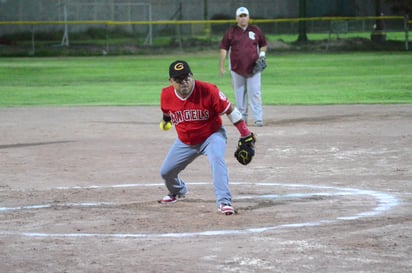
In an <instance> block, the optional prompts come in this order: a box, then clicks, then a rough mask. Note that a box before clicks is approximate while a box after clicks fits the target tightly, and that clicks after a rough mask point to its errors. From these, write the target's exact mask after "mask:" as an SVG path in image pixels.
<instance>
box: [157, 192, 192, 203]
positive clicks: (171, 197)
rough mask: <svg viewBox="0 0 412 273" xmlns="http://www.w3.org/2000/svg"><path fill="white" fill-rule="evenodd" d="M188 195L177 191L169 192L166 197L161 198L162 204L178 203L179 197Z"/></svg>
mask: <svg viewBox="0 0 412 273" xmlns="http://www.w3.org/2000/svg"><path fill="white" fill-rule="evenodd" d="M185 198H186V195H179V194H175V193H169V194H168V195H166V196H165V197H163V198H162V199H160V200H159V203H160V204H173V203H176V202H177V200H178V199H185Z"/></svg>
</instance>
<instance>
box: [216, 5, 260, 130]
mask: <svg viewBox="0 0 412 273" xmlns="http://www.w3.org/2000/svg"><path fill="white" fill-rule="evenodd" d="M236 22H237V25H235V26H232V27H230V28H229V29H228V30H227V31H226V33H225V35H224V36H223V38H222V41H221V43H220V56H219V70H220V74H221V75H223V74H224V73H225V68H224V63H225V59H226V55H227V53H228V52H229V69H230V73H231V76H232V86H233V89H234V93H235V97H236V107H237V108H238V109H239V111H240V112H241V113H242V116H243V119H244V120H245V121H246V122H247V120H248V100H249V104H250V109H251V112H252V115H253V120H254V123H255V125H256V126H259V127H261V126H263V113H262V112H263V110H262V95H261V79H260V78H261V77H260V76H261V73H260V71H259V72H257V73H254V72H253V68H254V66H255V64H256V62H257V60H258V59H259V58H260V59H262V61H264V58H265V55H266V49H267V42H266V38H265V36H264V35H263V33H262V31H261V30H260V28H259V27H257V26H254V25H249V11H248V9H247V8H245V7H240V8H238V9H237V10H236Z"/></svg>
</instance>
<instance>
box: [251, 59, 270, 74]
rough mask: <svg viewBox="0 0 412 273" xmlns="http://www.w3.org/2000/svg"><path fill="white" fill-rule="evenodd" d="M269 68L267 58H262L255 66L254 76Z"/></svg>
mask: <svg viewBox="0 0 412 273" xmlns="http://www.w3.org/2000/svg"><path fill="white" fill-rule="evenodd" d="M266 67H267V65H266V61H265V57H263V56H261V57H259V59H257V61H256V63H255V66H254V67H253V74H256V73H258V72H262V71H263V70H264V69H265V68H266Z"/></svg>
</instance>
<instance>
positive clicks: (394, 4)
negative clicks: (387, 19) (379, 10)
mask: <svg viewBox="0 0 412 273" xmlns="http://www.w3.org/2000/svg"><path fill="white" fill-rule="evenodd" d="M385 2H386V3H387V4H389V5H390V6H391V10H392V11H393V12H394V13H398V14H401V15H405V14H408V15H409V18H412V0H385Z"/></svg>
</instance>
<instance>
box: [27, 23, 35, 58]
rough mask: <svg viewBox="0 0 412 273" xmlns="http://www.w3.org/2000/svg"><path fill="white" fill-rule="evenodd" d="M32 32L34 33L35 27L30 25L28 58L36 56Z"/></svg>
mask: <svg viewBox="0 0 412 273" xmlns="http://www.w3.org/2000/svg"><path fill="white" fill-rule="evenodd" d="M34 32H35V26H34V25H31V50H30V51H29V55H30V56H34V54H36V45H35V41H34Z"/></svg>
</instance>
